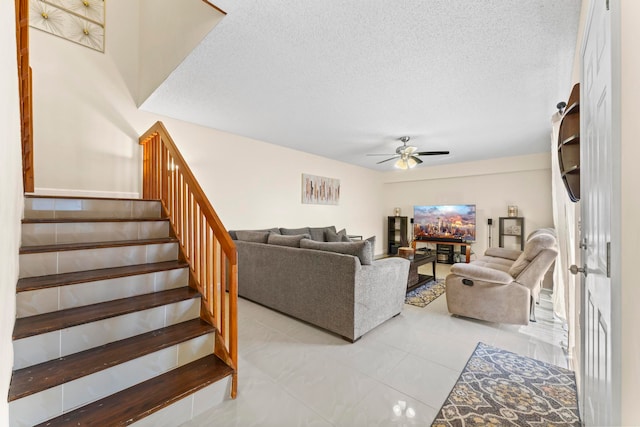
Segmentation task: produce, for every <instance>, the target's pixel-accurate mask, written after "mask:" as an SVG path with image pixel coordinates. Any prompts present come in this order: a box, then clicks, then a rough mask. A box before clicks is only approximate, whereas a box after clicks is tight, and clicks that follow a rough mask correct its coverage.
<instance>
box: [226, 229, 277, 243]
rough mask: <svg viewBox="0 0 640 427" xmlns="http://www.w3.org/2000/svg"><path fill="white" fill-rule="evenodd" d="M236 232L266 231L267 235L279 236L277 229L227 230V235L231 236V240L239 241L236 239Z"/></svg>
mask: <svg viewBox="0 0 640 427" xmlns="http://www.w3.org/2000/svg"><path fill="white" fill-rule="evenodd" d="M238 231H267V232H269V233H275V234H280V229H279V228H278V227H274V228H265V229H262V230H229V235H230V236H231V238H232V239H233V240H240V239H238Z"/></svg>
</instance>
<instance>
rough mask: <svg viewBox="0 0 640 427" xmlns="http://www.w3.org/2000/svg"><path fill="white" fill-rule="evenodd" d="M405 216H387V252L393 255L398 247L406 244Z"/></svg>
mask: <svg viewBox="0 0 640 427" xmlns="http://www.w3.org/2000/svg"><path fill="white" fill-rule="evenodd" d="M407 231H408V229H407V217H406V216H390V217H387V253H388V254H392V255H395V254H397V253H398V248H399V247H400V246H402V245H408V243H409V242H408V240H407Z"/></svg>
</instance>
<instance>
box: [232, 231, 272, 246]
mask: <svg viewBox="0 0 640 427" xmlns="http://www.w3.org/2000/svg"><path fill="white" fill-rule="evenodd" d="M270 235H271V233H269V232H268V231H252V230H238V231H236V237H237V238H238V240H242V241H243V242H254V243H267V239H268V238H269V236H270Z"/></svg>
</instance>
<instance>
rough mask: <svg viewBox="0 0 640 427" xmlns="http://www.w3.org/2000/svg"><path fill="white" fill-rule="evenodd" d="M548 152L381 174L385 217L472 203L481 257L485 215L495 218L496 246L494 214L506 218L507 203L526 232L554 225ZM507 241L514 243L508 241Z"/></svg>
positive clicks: (476, 245)
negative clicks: (420, 208)
mask: <svg viewBox="0 0 640 427" xmlns="http://www.w3.org/2000/svg"><path fill="white" fill-rule="evenodd" d="M549 156H550V154H549V153H542V154H535V155H528V156H518V157H510V158H500V159H493V160H483V161H478V162H468V163H459V164H456V165H442V166H434V167H429V168H422V169H418V170H412V171H409V172H403V173H395V172H390V173H387V174H384V175H385V176H384V177H383V178H382V181H383V197H384V201H383V207H384V215H393V209H394V207H399V208H401V210H402V215H403V216H408V217H410V218H411V217H412V216H413V206H415V205H437V204H475V205H476V214H477V218H476V221H477V222H476V226H477V230H476V243H474V244H473V245H472V251H473V252H474V253H475V254H476V255H482V254H483V253H484V251H485V250H486V248H487V246H488V225H487V219H488V218H492V219H493V232H492V237H493V239H492V246H498V218H499V217H506V216H507V206H508V205H516V206H518V215H519V216H523V217H524V218H525V236H526V235H527V234H529V233H530V232H532V231H533V230H536V229H538V228H542V227H552V226H553V216H552V211H551V170H550V166H551V159H550V157H549ZM505 242H506V243H509V244H511V245H513V244H514V243H515V241H514V240H512V239H510V241H505ZM516 248H517V249H519V247H516Z"/></svg>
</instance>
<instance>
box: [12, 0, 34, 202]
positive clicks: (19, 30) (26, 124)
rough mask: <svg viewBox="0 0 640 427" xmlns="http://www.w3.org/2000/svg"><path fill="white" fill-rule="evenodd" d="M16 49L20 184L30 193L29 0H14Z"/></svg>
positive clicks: (31, 164) (31, 146)
mask: <svg viewBox="0 0 640 427" xmlns="http://www.w3.org/2000/svg"><path fill="white" fill-rule="evenodd" d="M15 3H16V50H17V53H18V94H19V96H20V128H21V139H22V185H23V188H24V192H25V193H32V192H33V190H34V183H33V103H32V85H31V67H30V66H29V1H28V0H16V2H15Z"/></svg>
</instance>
